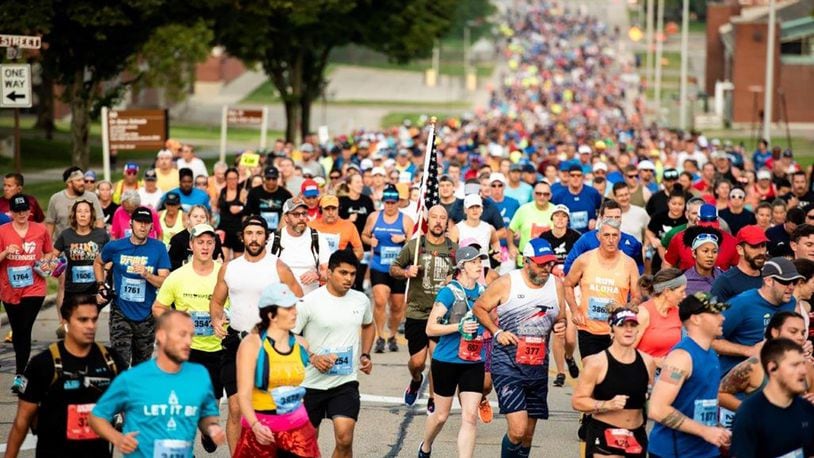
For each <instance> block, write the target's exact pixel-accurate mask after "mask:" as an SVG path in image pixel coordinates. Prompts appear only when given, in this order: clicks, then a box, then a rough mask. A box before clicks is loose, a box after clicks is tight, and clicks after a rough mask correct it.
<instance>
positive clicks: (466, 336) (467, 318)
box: [458, 310, 478, 340]
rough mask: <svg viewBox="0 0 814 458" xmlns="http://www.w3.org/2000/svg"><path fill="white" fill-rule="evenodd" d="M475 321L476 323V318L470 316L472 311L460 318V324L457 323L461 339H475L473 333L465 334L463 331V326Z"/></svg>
mask: <svg viewBox="0 0 814 458" xmlns="http://www.w3.org/2000/svg"><path fill="white" fill-rule="evenodd" d="M477 321H478V320H477V318H475V316H474V315H473V314H472V310H470V311H468V312H466V315H464V317H463V318H461V322H460V323H458V330H459V331H460V333H461V336H462V337H463V339H464V340H472V339H474V338H475V333H474V332H473V333H468V332H466V331H465V330H464V326H465V325H466V323H468V322H477Z"/></svg>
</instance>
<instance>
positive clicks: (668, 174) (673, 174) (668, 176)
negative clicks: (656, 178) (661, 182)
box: [663, 169, 678, 181]
mask: <svg viewBox="0 0 814 458" xmlns="http://www.w3.org/2000/svg"><path fill="white" fill-rule="evenodd" d="M663 178H664V179H665V180H670V181H673V180H677V179H678V170H676V169H667V170H665V171H664V175H663Z"/></svg>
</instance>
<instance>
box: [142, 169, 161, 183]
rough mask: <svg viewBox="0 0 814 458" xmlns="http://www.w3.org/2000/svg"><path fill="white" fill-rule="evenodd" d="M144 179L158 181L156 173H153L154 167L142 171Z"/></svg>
mask: <svg viewBox="0 0 814 458" xmlns="http://www.w3.org/2000/svg"><path fill="white" fill-rule="evenodd" d="M144 180H145V181H158V175H156V174H155V169H147V170H145V171H144Z"/></svg>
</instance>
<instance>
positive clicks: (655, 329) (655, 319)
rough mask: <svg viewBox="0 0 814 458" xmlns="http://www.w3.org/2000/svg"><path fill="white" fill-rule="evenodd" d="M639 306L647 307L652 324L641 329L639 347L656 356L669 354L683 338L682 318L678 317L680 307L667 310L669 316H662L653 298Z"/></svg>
mask: <svg viewBox="0 0 814 458" xmlns="http://www.w3.org/2000/svg"><path fill="white" fill-rule="evenodd" d="M639 307H644V308H645V309H647V313H648V314H649V315H650V324H648V325H647V328H646V329H640V330H639V332H641V333H642V339H641V340H640V341H639V346H638V349H639V350H641V351H642V352H644V353H647V354H648V355H650V356H652V357H654V358H660V357H662V356H667V353H669V352H670V350H671V349H672V348H673V346H675V344H677V343H678V341H679V340H681V320H680V319H679V318H678V307H671V308H670V309H668V310H667V316H662V315H661V313H659V311H658V310H657V309H656V304H654V303H653V300H652V299H651V300H649V301H647V302H645V303H643V304H641V305H639Z"/></svg>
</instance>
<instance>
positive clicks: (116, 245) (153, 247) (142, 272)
mask: <svg viewBox="0 0 814 458" xmlns="http://www.w3.org/2000/svg"><path fill="white" fill-rule="evenodd" d="M152 226H153V216H152V212H151V211H150V209H149V208H147V207H138V208H136V209H135V210H133V215H132V218H131V220H130V229H131V231H132V233H131V234H130V237H128V238H124V239H119V240H114V241H112V242H109V243H108V244H107V245H105V247H104V248H103V249H102V252H101V253H100V254H99V256H97V257H96V261H94V265H93V271H94V275H95V277H96V284H97V285H98V288H99V293H100V295H102V296H103V297H102V298H100V303H102V302H103V301H104V298H105V297H109V296H110V295H111V294H112V293H111V292H110V291H108V289H107V285H106V284H105V270H106V269H105V265H107V264H108V263H112V266H113V267H112V272H111V273H112V275H113V289H114V291H115V296H116V297H115V298H114V299H113V301H112V302H111V307H110V344H111V346H112V347H113V348H114V349H115V350H116V351H117V352H118V353H119V355H120V356H121V357H122V359H123V360H124V361H125V362H126V363H128V364H132V365H136V364H138V363H140V362H142V361H146V360H147V359H149V358H150V355H152V353H153V339H154V336H155V320H154V319H153V316H152V306H153V302H155V296H156V293H157V291H158V288H160V287H161V284H162V283H164V279H165V278H167V275H169V273H170V258H169V256H168V255H167V248H166V247H165V246H164V243H162V242H161V241H160V240H156V239H151V238H149V237H148V236H147V234H149V233H150V230H151V229H152ZM131 357H132V360H133V362H132V363H131V362H130V359H131Z"/></svg>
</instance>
